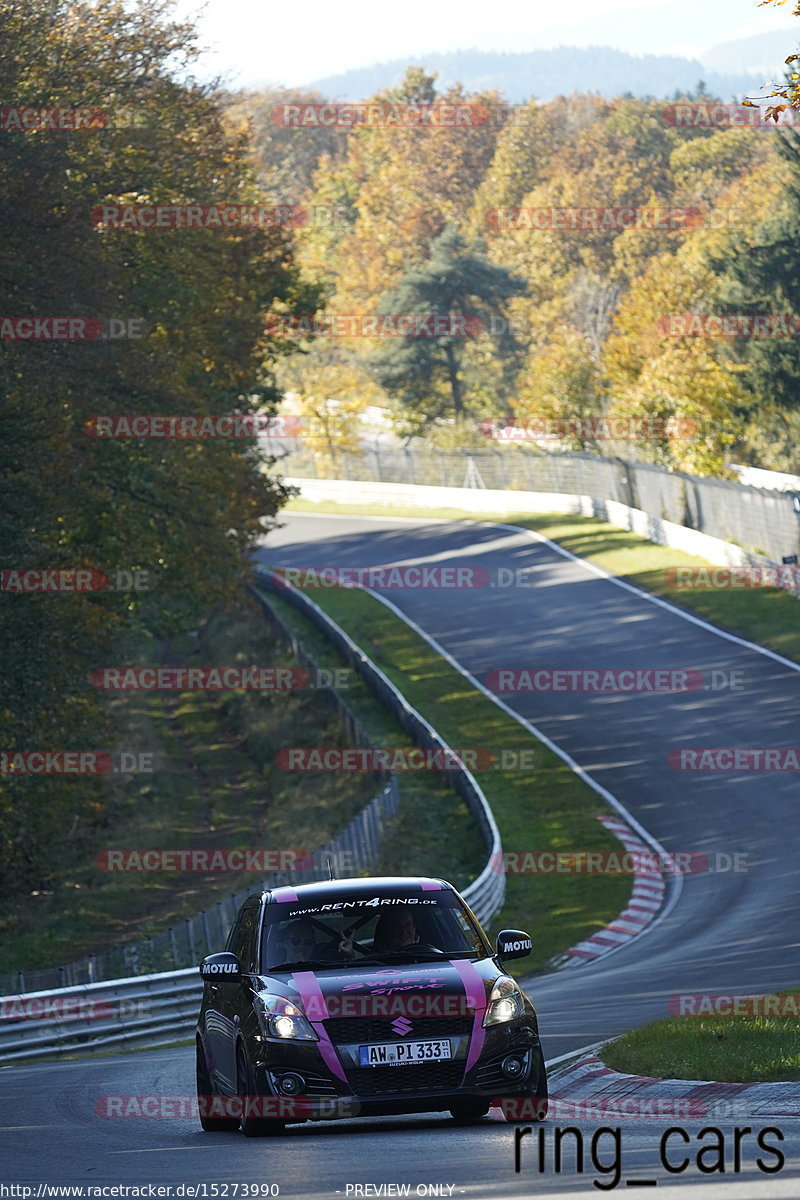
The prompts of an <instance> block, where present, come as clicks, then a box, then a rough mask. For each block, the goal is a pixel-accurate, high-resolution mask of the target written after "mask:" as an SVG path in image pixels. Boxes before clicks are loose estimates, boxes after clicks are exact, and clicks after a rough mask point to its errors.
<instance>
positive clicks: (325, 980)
mask: <svg viewBox="0 0 800 1200" xmlns="http://www.w3.org/2000/svg"><path fill="white" fill-rule="evenodd" d="M501 973H502V972H500V971H499V970H498V968H497V964H496V963H494V962H493V961H492V959H490V958H483V959H479V960H470V959H465V958H461V959H458V958H456V959H437V960H434V961H431V962H425V963H404V964H397V965H395V964H393V965H392V966H386V967H379V966H372V965H365V966H363V967H360V966H358V965H356V964H355V963H353V964H348V965H345V966H340V965H338V964H337V965H336V966H332V967H330V968H327V969H324V970H313V971H303V970H295V971H292V972H291V973H286V972H281V973H279V974H276V975H265V976H260V977H259V979H258V990H259V991H261V990H263V991H266V992H269V993H271V994H272V995H276V994H277V995H280V996H284V997H285V998H286V999H287V1000H290V1001H292V1002H293V1003H295V1004H297V1005H298V1007H300V1008H301V1009H302V1010H303V1011H304V1012H305V1014H306V1016H308V1017H309V1018H310V1019H311V1020H312V1021H314V1020H317V1021H319V1020H325V1019H326V1018H329V1017H340V1016H342V1017H372V1016H392V1017H394V1016H398V1015H402V1014H404V1013H407V1014H408V1015H411V1014H412V1013H413V1014H414V1015H416V1016H423V1015H430V1016H458V1015H464V1016H466V1015H479V1014H482V1013H483V1012H484V1011H485V1009H486V1005H487V1003H488V998H489V994H490V992H491V989H492V986H493V984H494V982H495V980H496V979H497V978H498V976H499V975H500V974H501ZM443 997H446V998H450V1002H449V1003H448V1004H443V1003H442V1002H441V1001H442V998H443ZM440 1010H441V1011H440Z"/></svg>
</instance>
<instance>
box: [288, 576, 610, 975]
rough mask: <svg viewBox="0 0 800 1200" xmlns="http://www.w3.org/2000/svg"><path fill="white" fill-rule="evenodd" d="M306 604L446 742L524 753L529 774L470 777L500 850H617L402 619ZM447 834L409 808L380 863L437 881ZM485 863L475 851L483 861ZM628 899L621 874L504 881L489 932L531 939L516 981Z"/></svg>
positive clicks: (349, 597)
mask: <svg viewBox="0 0 800 1200" xmlns="http://www.w3.org/2000/svg"><path fill="white" fill-rule="evenodd" d="M311 598H312V599H313V600H314V601H315V602H316V603H317V604H318V605H319V606H320V607H321V608H324V609H325V610H326V611H327V612H328V613H329V614H330V616H332V617H333V619H334V620H335V621H337V622H338V624H340V625H341V626H342V627H343V628H344V629H345V630H346V631H347V632H348V633H349V634H350V636H351V637H352V638H353V639H354V641H356V642H357V643H358V644H359V645H360V646H361V647H362V648H363V649H364V650H365V651H366V652H367V653H368V654H369V655H370V657H372V658H373V660H374V661H375V662H376V665H377V666H379V667H380V668H381V670H382V671H384V673H385V674H386V675H387V676H388V677H389V678H390V679H391V680H392V682H393V683H394V684H395V685H396V686H397V687H398V688H399V689H400V690H401V691H402V693H403V695H404V696H406V698H407V699H408V700H409V702H410V703H411V704H413V705H414V707H415V708H416V709H417V710H418V711H419V712H420V713H421V714H422V716H423V717H425V718H426V720H428V721H430V723H431V724H432V725H433V727H434V728H435V729H436V730H437V731H438V733H439V734H440V735H441V736H442V737H443V738H444V739H445V741H447V742H448V744H449V745H451V746H453V747H455V748H461V749H466V748H474V747H487V748H490V749H493V750H495V751H503V750H506V751H515V752H519V751H522V750H524V751H527V752H529V753H530V751H531V750H533V754H534V770H533V771H531V770H529V769H525V770H520V769H514V770H498V769H491V770H486V771H479V772H478V773H477V774H476V778H477V780H478V783H479V784H480V786H481V788H482V789H483V791H484V793H485V795H486V797H487V799H488V801H489V803H490V805H491V807H492V811H493V812H494V816H495V819H496V821H497V824H498V827H499V829H500V834H501V838H502V842H503V847H504V849H505V850H506V851H515V850H516V851H522V850H575V849H581V850H618V849H619V843H618V842H617V841H616V840H615V839H614V838H612V836H611V835H610V834H609V833H608V832H607V830H606V829H605V828H604V826H603V825H602V824H601V823H600V822H599V821H598V820H597V815H598V814H599V813H600V812H602V811H604V807H603V805H602V803H601V802H600V800H599V799H598V797H597V796H596V795H595V794H594V792H592V791H591V790H590V789H589V788H588V787H587V786H586V785H585V784H584V783H582V782H581V781H580V779H579V778H578V776H577V775H575V774H574V773H573V772H572V771H571V770H570V769H569V768H568V767H567V766H565V764H564V763H563V762H562V761H561V759H560V758H558V757H557V756H556V755H555V754H552V753H551V752H550V751H548V750H546V749H545V748H544V746H542V745H541V744H540V743H539V742H538V741H537V740H536V739H535V738H534V737H533V736H532V735H531V734H529V733H527V732H526V731H525V730H524V729H523V728H522V727H521V726H520V725H519V724H518V723H517V722H516V721H515V720H514V719H513V718H512V717H509V716H508V715H507V714H506V713H504V712H503V711H502V709H500V708H498V707H497V705H496V704H493V703H492V701H491V700H489V699H488V698H487V697H486V696H484V695H483V693H482V692H479V691H478V690H477V689H476V688H474V687H473V686H472V685H471V684H469V683H468V682H467V681H466V680H465V679H464V677H463V676H462V675H461V674H460V673H459V672H458V671H456V670H455V669H454V668H453V667H451V666H449V665H448V664H447V663H446V662H445V660H444V659H443V658H441V657H440V655H438V654H436V653H435V651H433V650H432V649H431V647H430V646H429V645H428V643H427V642H425V641H424V639H422V638H420V637H419V636H418V635H417V634H416V633H414V632H413V631H412V630H411V629H410V628H409V627H408V626H407V625H406V624H405V622H404V621H402V620H400V619H399V618H398V617H396V616H395V615H394V614H393V613H391V612H390V611H389V610H388V609H386V608H385V607H384V606H383V605H382V604H380V603H379V601H377V600H375V599H374V598H373V597H372V596H369V595H367V594H366V593H364V592H359V591H356V590H350V589H347V590H342V591H337V590H335V589H334V590H332V591H325V592H320V591H316V590H315V591H314V592H313V593H312V594H311ZM284 604H285V602H284ZM287 607H288V606H287ZM348 702H349V697H348ZM371 704H372V705H373V706H374V705H375V701H374V700H372V701H371ZM391 744H393V745H394V744H395V743H394V742H393V743H391ZM406 779H408V782H409V783H410V782H411V779H412V775H411V773H409V774H408V776H406V775H401V789H402V788H403V786H404V784H405V785H406V786H408V785H407V784H406ZM453 836H454V830H453V828H452V827H451V825H450V823H449V822H447V821H443V820H441V819H440V816H439V814H438V812H435V811H434V810H430V811H429V812H425V811H422V812H420V811H419V810H418V809H417V808H416V807H415V806H412V807H411V808H410V809H409V811H408V812H407V813H406V814H405V815H403V816H402V817H401V821H400V823H399V825H398V828H397V829H396V830H395V831H394V833H393V835H392V838H391V839H390V841H389V843H388V844H387V861H388V860H389V859H390V858H391V860H392V861H396V860H397V859H396V857H395V856H397V857H400V856H401V855H402V861H403V867H404V869H405V870H409V871H412V872H418V873H426V874H428V873H430V874H435V875H443V876H444V877H445V878H447V871H446V870H445V868H444V865H443V864H444V863H445V862H446V859H447V855H448V851H449V845H450V841H451V838H452V837H453ZM485 858H486V855H485V852H484V854H483V862H485ZM481 865H482V864H481ZM453 882H455V880H453ZM629 895H630V877H625V876H622V875H593V876H591V877H587V876H582V875H568V874H540V875H535V874H530V875H509V876H508V878H507V899H506V904H505V907H504V908H503V910H502V912H501V913H499V914H498V916H497V917H496V918H495V919H494V921H493V922H492V923H491V929H490V932H491V933H495V932H496V931H497V930H499V929H501V928H503V927H508V928H519V929H525V930H527V931H528V932H530V933H531V934H532V936H533V941H534V952H533V955H532V956H531V957H530V958H528V959H524V960H520V962H519V963H517V964H515V970H514V973H515V974H517V975H518V976H522V975H525V974H528V973H530V971H531V970H533V969H538V968H542V967H544V966H545V965H546V964H547V963H548V962H550V961H551V960H552V959H553V958H554V957H555V956H557V955H558V954H560V953H562V952H563V951H564V950H566V949H568V947H570V946H571V945H574V943H575V942H578V941H580V940H581V939H582V938H585V937H587V936H589V935H590V934H591V933H593V932H594V931H596V930H597V929H599V928H602V927H603V926H604V925H606V924H607V923H608V922H609V921H611V920H613V918H614V917H615V916H617V915H618V913H619V912H620V911H621V910H622V909H623V908H624V907H625V904H626V903H627V900H628V898H629Z"/></svg>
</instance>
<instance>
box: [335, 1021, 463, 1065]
mask: <svg viewBox="0 0 800 1200" xmlns="http://www.w3.org/2000/svg"><path fill="white" fill-rule="evenodd" d="M396 1019H397V1018H395V1017H330V1018H329V1019H328V1020H327V1021H326V1022H325V1029H326V1030H327V1033H328V1037H329V1038H330V1039H331V1041H332V1042H333V1043H334V1045H336V1046H342V1045H346V1044H347V1043H348V1042H350V1043H352V1042H358V1043H364V1044H366V1043H367V1042H405V1041H412V1042H415V1041H425V1040H426V1039H428V1038H458V1037H465V1036H466V1035H468V1034H469V1033H471V1032H472V1017H418V1018H417V1019H416V1020H413V1019H412V1021H411V1029H410V1030H409V1032H408V1033H406V1034H400V1033H398V1032H397V1031H396V1030H394V1029H392V1021H393V1020H396ZM371 1069H372V1070H379V1069H380V1068H378V1067H375V1068H371Z"/></svg>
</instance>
